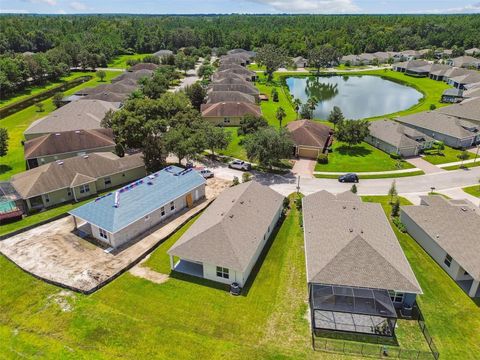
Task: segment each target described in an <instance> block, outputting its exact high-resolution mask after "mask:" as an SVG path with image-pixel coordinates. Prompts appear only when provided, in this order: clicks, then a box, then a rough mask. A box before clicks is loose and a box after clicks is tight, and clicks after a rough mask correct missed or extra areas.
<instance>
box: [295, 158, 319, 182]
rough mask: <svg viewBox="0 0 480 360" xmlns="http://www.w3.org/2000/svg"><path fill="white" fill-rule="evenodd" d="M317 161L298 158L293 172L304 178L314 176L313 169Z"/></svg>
mask: <svg viewBox="0 0 480 360" xmlns="http://www.w3.org/2000/svg"><path fill="white" fill-rule="evenodd" d="M316 163H317V162H316V161H315V160H314V159H307V158H299V159H298V160H295V164H294V165H293V168H292V173H293V174H294V175H296V176H300V177H302V178H313V177H314V176H313V171H314V170H315V164H316Z"/></svg>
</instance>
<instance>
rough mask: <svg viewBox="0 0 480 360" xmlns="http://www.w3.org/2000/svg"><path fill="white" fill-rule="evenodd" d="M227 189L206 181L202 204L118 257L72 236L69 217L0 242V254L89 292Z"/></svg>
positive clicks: (224, 183)
mask: <svg viewBox="0 0 480 360" xmlns="http://www.w3.org/2000/svg"><path fill="white" fill-rule="evenodd" d="M229 185H230V182H228V181H225V180H220V179H210V180H208V182H207V191H206V193H207V194H206V196H207V200H206V201H203V202H202V203H199V204H198V205H197V206H196V207H194V208H192V209H187V210H184V211H183V212H180V213H179V214H178V215H177V216H176V217H175V218H173V219H169V221H168V222H166V223H162V224H160V225H158V226H157V227H155V228H154V229H152V230H151V231H150V232H149V233H147V234H145V235H143V236H142V238H139V239H137V240H136V241H134V242H133V243H131V244H130V246H128V247H126V248H124V249H122V250H120V251H119V252H118V253H105V252H104V251H103V249H102V248H101V247H99V246H96V245H94V244H93V243H91V242H89V241H87V240H84V239H82V238H80V237H79V236H77V235H76V234H74V233H73V232H72V230H73V229H74V223H73V218H72V217H71V216H68V217H65V218H62V219H59V220H56V221H53V222H51V223H48V224H45V225H43V226H39V227H37V228H34V229H32V230H29V231H26V232H24V233H21V234H18V235H16V236H12V237H10V238H8V239H6V240H3V241H0V252H2V253H3V254H4V255H5V256H7V257H8V258H9V259H10V260H12V261H13V262H15V263H16V264H17V265H18V266H20V267H21V268H23V269H24V270H26V271H28V272H30V273H32V274H34V275H36V276H38V277H40V278H43V279H46V280H50V281H53V282H55V283H59V284H62V285H65V286H67V287H69V288H71V289H74V290H79V291H83V292H90V291H92V290H94V289H95V288H96V287H97V286H99V285H101V284H102V283H104V282H105V281H107V280H108V279H109V278H111V277H113V276H115V275H116V274H118V273H119V272H121V271H123V270H124V269H125V268H128V267H129V266H130V265H131V264H132V263H134V262H136V261H137V260H138V259H140V258H142V257H143V256H144V255H145V254H146V253H147V252H148V251H149V250H150V249H151V248H152V247H154V246H155V245H156V244H158V243H159V242H161V241H163V239H165V238H166V237H168V236H169V235H171V234H172V233H173V232H175V231H176V230H177V228H178V227H180V226H181V225H182V224H183V223H184V222H185V221H187V220H188V219H189V218H190V217H192V216H194V215H195V214H196V213H198V212H199V211H201V210H202V209H203V208H205V207H206V206H207V205H208V204H209V203H210V201H211V200H213V199H214V198H215V197H216V196H217V195H218V194H219V193H220V192H221V191H223V190H224V189H225V188H226V187H227V186H229Z"/></svg>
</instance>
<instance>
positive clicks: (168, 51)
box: [153, 49, 173, 57]
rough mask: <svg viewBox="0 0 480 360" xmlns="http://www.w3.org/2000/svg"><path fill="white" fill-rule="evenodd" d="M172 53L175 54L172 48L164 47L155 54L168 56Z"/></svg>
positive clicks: (154, 54)
mask: <svg viewBox="0 0 480 360" xmlns="http://www.w3.org/2000/svg"><path fill="white" fill-rule="evenodd" d="M172 54H173V51H172V50H166V49H163V50H158V51H157V52H155V53H153V56H158V57H163V56H168V55H172Z"/></svg>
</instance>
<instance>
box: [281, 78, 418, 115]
mask: <svg viewBox="0 0 480 360" xmlns="http://www.w3.org/2000/svg"><path fill="white" fill-rule="evenodd" d="M286 82H287V86H288V88H289V90H290V93H291V94H292V96H293V97H294V98H298V99H300V100H301V101H302V104H305V103H306V102H307V100H308V98H309V97H311V96H315V97H316V98H317V99H318V100H319V102H318V103H317V106H316V108H315V110H314V111H313V117H314V118H318V119H327V118H328V115H329V113H330V111H331V110H332V109H333V107H334V106H338V107H340V109H341V110H342V112H343V114H344V116H345V118H347V119H363V118H369V117H374V116H380V115H386V114H391V113H394V112H397V111H401V110H405V109H408V108H410V107H411V106H413V105H415V104H416V103H418V101H419V100H420V99H421V98H422V97H423V94H422V93H420V92H419V91H417V90H415V89H414V88H412V87H410V86H406V85H402V84H399V83H396V82H393V81H390V80H386V79H383V78H381V77H380V76H372V75H362V76H339V75H335V76H320V77H318V76H311V77H289V78H287V79H286Z"/></svg>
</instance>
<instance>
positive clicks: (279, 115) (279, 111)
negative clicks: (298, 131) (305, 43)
mask: <svg viewBox="0 0 480 360" xmlns="http://www.w3.org/2000/svg"><path fill="white" fill-rule="evenodd" d="M285 116H287V114H286V113H285V110H284V109H283V107H281V106H280V107H279V108H277V113H276V114H275V117H276V118H277V120H278V122H279V123H280V129H281V128H282V120H283V118H284V117H285Z"/></svg>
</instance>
